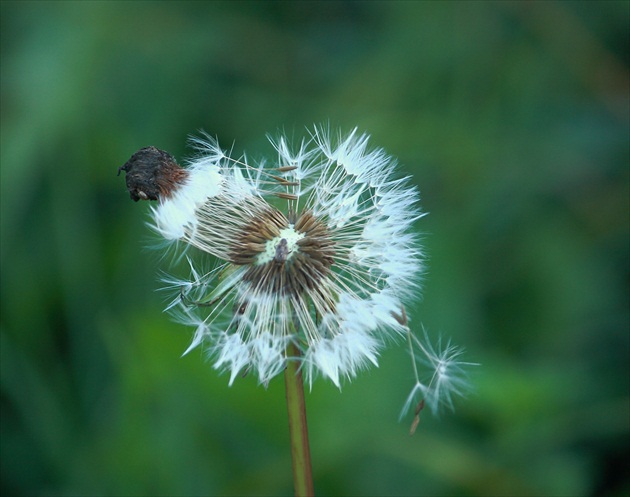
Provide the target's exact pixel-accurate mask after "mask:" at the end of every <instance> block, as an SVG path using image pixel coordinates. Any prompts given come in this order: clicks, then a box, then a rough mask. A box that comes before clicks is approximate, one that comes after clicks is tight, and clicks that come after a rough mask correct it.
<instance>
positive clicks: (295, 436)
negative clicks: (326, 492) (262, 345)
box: [284, 343, 315, 497]
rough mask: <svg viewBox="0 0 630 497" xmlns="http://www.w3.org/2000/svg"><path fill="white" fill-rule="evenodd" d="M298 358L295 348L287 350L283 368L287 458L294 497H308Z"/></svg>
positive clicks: (310, 487) (309, 478) (310, 482)
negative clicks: (290, 464)
mask: <svg viewBox="0 0 630 497" xmlns="http://www.w3.org/2000/svg"><path fill="white" fill-rule="evenodd" d="M299 355H300V352H299V350H298V348H297V347H296V346H295V344H293V343H291V344H289V346H288V347H287V359H288V360H287V368H286V369H285V371H284V383H285V387H286V393H287V410H288V412H289V433H290V434H291V458H292V459H293V483H294V487H295V496H296V497H312V496H313V495H315V492H314V490H313V470H312V469H311V449H310V447H309V443H308V428H307V426H306V405H305V404H304V382H303V381H302V372H301V371H300V369H299V363H298V361H297V360H296V358H298V357H299Z"/></svg>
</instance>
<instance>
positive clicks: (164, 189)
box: [118, 147, 188, 202]
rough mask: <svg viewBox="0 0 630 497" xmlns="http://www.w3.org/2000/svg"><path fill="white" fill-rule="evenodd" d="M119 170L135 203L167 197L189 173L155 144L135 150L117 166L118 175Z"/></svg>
mask: <svg viewBox="0 0 630 497" xmlns="http://www.w3.org/2000/svg"><path fill="white" fill-rule="evenodd" d="M120 171H125V172H126V173H127V176H126V182H127V190H128V191H129V195H130V196H131V199H132V200H133V201H134V202H137V201H138V200H160V199H161V198H166V197H169V196H171V194H172V193H173V192H174V191H175V190H177V188H179V186H180V185H181V184H182V183H183V181H184V180H185V179H186V177H187V176H188V172H187V171H186V170H185V169H182V168H181V167H180V166H179V165H178V164H177V162H175V159H174V158H173V156H172V155H171V154H169V153H168V152H165V151H164V150H160V149H158V148H155V147H145V148H141V149H140V150H138V151H137V152H136V153H135V154H133V155H132V156H131V158H130V159H129V160H128V161H127V162H126V163H125V165H124V166H121V167H119V168H118V175H119V176H120Z"/></svg>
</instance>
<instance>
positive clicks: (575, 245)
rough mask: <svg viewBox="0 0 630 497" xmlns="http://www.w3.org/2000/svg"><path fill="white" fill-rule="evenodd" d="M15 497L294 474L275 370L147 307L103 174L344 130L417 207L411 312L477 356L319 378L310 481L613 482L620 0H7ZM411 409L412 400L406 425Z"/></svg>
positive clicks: (139, 212) (621, 273) (389, 362)
mask: <svg viewBox="0 0 630 497" xmlns="http://www.w3.org/2000/svg"><path fill="white" fill-rule="evenodd" d="M1 9H2V10H1V14H2V15H1V26H0V28H1V29H0V33H1V46H2V53H1V56H2V58H1V64H2V68H1V69H2V70H1V72H0V77H1V84H2V94H1V105H2V120H1V125H2V128H1V163H2V168H1V174H2V176H1V180H2V181H1V198H0V201H1V213H2V215H1V228H2V233H1V235H2V244H1V257H2V268H1V269H2V273H1V275H2V283H1V291H2V312H1V317H0V319H1V325H0V332H1V334H0V345H1V355H0V359H1V382H0V387H1V394H2V395H1V397H0V401H1V406H2V425H1V431H0V441H1V453H0V456H1V479H2V482H1V492H2V495H15V496H23V495H24V496H26V495H49V494H55V495H279V494H290V493H291V492H292V482H291V460H290V452H289V439H288V428H287V419H286V418H287V416H286V411H285V409H286V406H285V405H284V386H283V384H282V378H281V377H278V378H277V379H276V380H274V381H273V382H272V383H271V384H270V386H269V388H268V389H267V390H265V389H264V388H263V387H259V386H257V385H256V384H255V379H254V378H250V377H246V378H244V379H238V380H237V381H236V382H235V385H234V386H233V387H232V388H228V386H227V378H226V376H219V375H218V374H217V373H216V372H215V371H214V370H213V369H212V368H211V365H210V364H207V363H206V362H205V361H204V359H203V356H202V355H201V354H200V353H197V352H194V353H192V354H190V355H188V356H186V357H184V358H180V357H179V356H180V354H181V353H182V352H183V351H184V350H185V349H186V347H187V345H188V340H189V338H190V330H188V329H184V328H183V327H181V326H180V325H177V324H175V323H172V322H170V321H169V319H168V318H167V316H166V315H164V314H162V313H161V309H162V307H163V304H164V302H163V300H162V295H160V294H159V293H156V292H155V291H154V289H155V288H156V287H157V286H158V283H157V282H156V277H155V274H156V270H157V268H162V269H166V267H167V264H166V262H167V261H166V260H163V258H162V253H161V252H160V251H156V250H150V249H148V250H147V249H146V246H147V245H151V243H152V241H151V238H150V234H149V231H148V229H147V227H146V226H145V225H144V222H145V221H146V220H147V218H148V216H147V213H146V211H147V209H148V206H147V205H146V204H133V203H132V202H130V201H129V198H128V195H127V193H126V191H125V185H124V181H123V179H122V178H117V177H116V170H117V168H118V167H119V166H121V165H122V164H124V163H125V161H126V160H127V159H128V158H129V157H130V155H131V154H132V153H133V152H135V151H136V150H137V149H139V148H141V147H144V146H147V145H155V146H157V147H159V148H161V149H164V150H168V151H169V152H171V153H172V154H173V155H174V156H176V157H178V158H182V157H186V154H190V149H186V148H185V141H186V137H187V135H188V134H189V133H194V132H195V131H196V130H198V129H205V130H206V131H208V132H209V133H211V134H212V135H216V136H217V137H218V138H219V141H220V142H221V143H222V144H223V146H225V147H229V146H231V144H232V143H233V142H235V143H236V150H235V153H236V154H238V153H240V152H242V150H244V149H247V150H250V151H251V150H261V154H262V153H265V154H267V155H269V156H272V153H273V151H272V149H271V147H270V146H269V145H268V144H266V143H265V140H264V135H265V133H267V132H270V133H272V134H273V133H274V132H275V131H276V130H279V129H284V130H286V131H289V132H291V133H294V134H295V136H296V138H299V137H301V136H302V134H303V133H304V131H303V129H304V126H310V125H312V124H313V123H320V122H327V121H330V123H331V124H332V125H333V126H335V127H337V126H339V127H341V128H343V129H345V130H350V129H351V128H352V127H354V126H359V127H360V129H361V130H363V131H366V132H368V133H370V134H371V135H372V140H373V143H374V144H377V145H379V146H382V147H384V148H385V149H386V150H387V151H388V152H389V153H391V154H393V155H396V156H398V158H399V159H400V162H401V163H402V164H403V167H404V170H405V171H406V172H407V173H409V174H411V175H412V176H413V178H414V181H415V182H417V184H418V185H419V186H420V189H421V191H422V194H423V207H424V209H425V210H426V211H428V212H430V216H428V217H426V218H424V219H423V220H422V221H420V222H419V223H418V229H419V230H422V232H423V233H425V234H426V235H425V236H424V244H425V247H426V251H427V255H428V264H429V269H428V272H427V275H426V277H425V282H424V288H425V290H424V298H423V300H422V302H420V303H419V304H418V306H417V307H416V308H415V309H410V310H409V314H410V317H411V318H412V325H413V326H416V327H417V329H418V330H419V329H420V326H421V323H422V324H424V325H425V326H426V327H427V328H428V330H429V334H431V335H433V336H435V335H436V334H438V333H439V332H443V333H444V335H445V336H452V337H453V339H454V341H455V342H456V343H457V344H459V345H462V346H464V347H466V348H467V349H468V352H467V354H466V356H465V360H469V361H472V362H480V363H482V366H481V367H480V368H477V370H476V371H475V372H474V375H473V376H472V378H471V380H472V383H473V385H474V386H475V391H474V392H473V393H471V395H470V396H469V397H468V398H467V399H464V400H459V401H458V402H457V404H456V407H457V412H456V413H455V414H454V415H453V414H450V413H449V414H445V415H444V416H442V419H440V420H435V419H432V418H431V417H430V416H428V415H425V414H424V413H423V418H422V421H421V423H420V426H419V428H418V432H417V433H416V435H415V436H414V437H412V438H409V437H408V435H407V429H408V425H407V424H406V422H405V423H402V424H396V418H397V415H398V411H399V409H400V407H401V406H402V403H403V402H404V399H405V396H406V394H407V393H408V389H409V388H410V387H411V386H412V379H411V377H410V376H411V375H410V372H409V366H410V364H409V363H408V362H407V361H408V358H407V357H405V353H404V352H403V351H402V350H394V349H392V350H390V351H388V352H387V353H385V354H384V356H383V357H382V358H381V359H382V360H381V366H380V368H378V369H373V370H371V371H368V372H366V373H365V374H363V375H361V376H360V377H359V378H358V379H357V380H356V381H355V382H353V383H352V384H347V385H345V386H344V388H343V392H342V393H339V392H338V391H337V390H336V389H335V388H334V387H333V386H332V385H330V384H329V383H326V382H317V383H316V384H315V385H314V387H313V391H312V392H311V393H310V394H308V393H307V399H306V402H307V407H308V416H309V426H310V435H311V448H312V452H313V453H312V456H313V470H314V478H315V488H316V491H317V492H318V493H319V494H320V495H388V496H389V495H480V496H486V495H528V496H530V495H613V496H614V495H617V496H621V495H627V494H628V492H630V483H629V481H628V476H627V467H628V462H629V454H628V443H629V442H630V438H629V431H630V430H629V421H628V419H629V403H630V401H629V393H628V392H629V387H630V385H629V380H628V378H629V370H628V353H629V336H628V329H629V324H630V323H629V313H628V301H629V298H628V297H629V295H628V281H629V280H628V277H629V273H630V267H629V258H628V246H629V236H628V226H629V224H630V223H629V221H630V216H629V210H628V200H629V198H628V197H629V177H628V176H629V168H628V164H629V155H628V132H629V127H628V104H629V99H628V21H629V15H628V14H629V12H628V9H629V7H628V3H627V2H606V1H604V2H575V3H573V2H551V1H550V2H535V3H530V2H514V3H513V2H492V3H485V2H408V1H405V2H393V1H390V2H321V3H320V2H270V3H269V2H251V3H250V2H191V3H188V2H96V1H94V2H43V1H42V2H30V1H20V2H10V1H3V2H2V3H1ZM406 421H408V422H411V419H409V420H406Z"/></svg>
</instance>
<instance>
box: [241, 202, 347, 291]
mask: <svg viewBox="0 0 630 497" xmlns="http://www.w3.org/2000/svg"><path fill="white" fill-rule="evenodd" d="M290 217H294V216H290ZM287 233H288V235H285V236H281V235H283V234H287ZM334 245H335V244H334V242H333V240H332V239H331V236H330V233H329V231H328V228H327V227H326V225H325V224H324V223H323V222H322V221H321V220H319V219H318V218H316V217H315V216H313V214H312V213H311V212H310V211H304V212H302V213H301V214H300V216H299V217H297V219H296V220H295V223H290V222H289V220H288V219H287V218H286V217H285V216H284V215H283V214H282V213H281V212H279V211H277V210H275V209H268V210H267V211H265V212H263V213H262V214H259V215H257V216H256V217H255V218H253V219H252V221H251V222H250V223H249V224H248V225H247V226H246V227H245V229H244V230H243V232H242V236H240V237H239V238H238V239H237V240H236V242H235V243H234V245H233V248H232V251H231V253H230V261H231V262H232V263H233V264H237V265H241V266H242V265H248V266H249V268H248V269H247V271H246V272H245V275H244V276H243V280H244V281H246V282H248V283H249V284H250V285H251V287H252V289H253V290H254V291H256V292H261V293H265V294H276V295H281V296H287V295H293V296H301V295H303V294H304V293H306V292H313V291H315V292H317V289H318V285H319V283H320V282H321V281H322V280H323V279H324V278H326V276H328V274H329V273H330V268H331V266H332V264H333V262H334V256H335V249H334ZM266 254H269V256H268V257H267V255H266Z"/></svg>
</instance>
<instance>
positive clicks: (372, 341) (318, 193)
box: [121, 127, 465, 409]
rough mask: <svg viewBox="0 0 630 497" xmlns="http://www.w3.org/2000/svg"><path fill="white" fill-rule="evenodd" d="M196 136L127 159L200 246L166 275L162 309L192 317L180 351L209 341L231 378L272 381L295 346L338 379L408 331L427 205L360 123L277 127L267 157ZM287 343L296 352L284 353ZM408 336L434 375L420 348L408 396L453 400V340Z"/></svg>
mask: <svg viewBox="0 0 630 497" xmlns="http://www.w3.org/2000/svg"><path fill="white" fill-rule="evenodd" d="M191 142H192V144H193V146H194V148H195V151H196V155H195V157H193V158H192V159H191V160H190V161H189V163H188V165H187V167H186V168H185V169H182V168H179V166H177V165H176V164H175V162H174V159H173V158H172V157H171V156H170V154H167V153H165V152H162V151H159V150H157V149H154V148H152V147H151V148H148V149H143V151H140V152H138V153H137V154H135V155H134V156H132V158H131V159H130V161H129V162H128V163H127V164H125V166H123V167H122V168H121V169H122V170H125V171H126V172H127V184H128V188H129V192H130V195H131V196H132V198H133V199H134V200H138V199H158V204H157V205H156V206H154V207H152V208H151V214H152V221H151V224H152V226H153V228H154V230H155V231H156V232H157V233H158V234H159V235H160V236H161V237H163V238H164V239H165V240H166V241H169V242H178V243H176V244H175V245H174V247H175V249H176V250H177V249H179V247H180V246H184V247H192V248H193V249H197V250H196V252H197V254H196V255H195V256H193V255H191V256H190V257H189V258H188V259H187V260H188V265H189V267H190V277H189V278H187V279H185V278H173V277H165V278H164V283H165V285H166V287H167V288H170V289H171V290H172V291H173V292H174V294H175V295H174V298H172V300H170V301H169V303H168V304H167V307H166V309H167V310H168V311H169V312H170V313H172V314H173V315H174V317H175V319H176V320H177V321H178V322H182V323H185V324H187V325H189V326H191V327H193V328H194V330H195V331H194V336H193V340H192V343H191V344H190V346H189V347H188V349H187V350H186V352H185V353H188V352H190V351H191V350H193V349H195V348H196V347H199V346H203V347H204V348H205V350H206V352H207V354H208V357H210V358H211V360H212V361H213V365H214V368H216V369H217V370H220V371H226V372H227V373H228V374H229V384H230V385H232V384H233V382H234V381H235V380H236V378H237V377H238V375H239V374H244V373H246V372H250V371H251V372H254V373H255V374H256V375H257V376H258V380H259V381H260V383H262V384H264V385H266V384H268V383H269V381H270V380H271V379H272V378H273V377H274V376H276V375H278V374H279V373H280V372H282V371H283V370H284V368H285V366H286V361H287V360H298V361H300V363H301V368H302V371H303V372H304V373H305V375H306V379H307V382H308V383H309V384H310V385H311V386H312V383H313V381H314V379H315V378H316V377H318V376H323V377H325V378H328V379H329V380H330V381H331V382H332V383H333V384H334V385H336V386H337V387H339V388H341V385H342V383H343V381H344V380H348V379H352V378H353V377H355V376H356V374H357V373H358V372H359V371H361V370H362V369H364V368H367V367H370V366H378V357H379V354H380V352H381V351H382V349H383V348H384V347H385V346H386V345H387V344H388V343H389V342H391V341H392V340H395V339H397V338H399V337H404V336H408V337H411V334H410V330H409V328H408V323H407V317H406V314H405V312H404V306H405V304H408V303H409V302H411V301H412V300H413V299H414V298H415V297H416V296H417V293H418V290H419V282H420V273H421V270H422V251H421V249H420V246H419V240H418V237H417V235H416V234H415V233H414V231H413V229H412V225H413V223H414V222H415V221H417V220H418V219H419V218H420V217H422V216H423V213H422V212H421V211H420V209H419V207H418V200H419V193H418V190H417V189H416V188H415V187H414V186H413V185H411V184H410V181H409V178H406V177H402V176H401V175H400V174H399V173H398V172H397V164H396V161H395V160H394V159H393V158H392V157H390V156H389V155H387V154H386V153H385V151H383V150H382V149H379V148H373V147H371V146H370V145H369V137H368V136H367V135H365V134H360V133H359V132H358V130H357V129H354V130H353V131H351V132H350V133H349V134H348V135H345V136H344V135H342V134H340V133H333V132H332V131H331V130H330V128H324V127H316V128H313V129H312V130H311V131H310V137H309V138H307V139H304V140H302V141H301V142H300V143H299V144H298V145H297V146H291V145H290V144H289V142H288V140H287V139H286V138H285V137H284V136H280V137H278V138H273V137H272V138H270V142H271V144H272V146H273V148H274V149H275V151H276V154H277V156H276V158H275V159H274V160H273V161H258V162H251V161H249V160H248V159H247V157H245V156H243V157H241V158H233V157H231V154H230V153H229V152H226V151H224V150H223V149H221V148H220V147H219V145H218V143H217V141H216V140H215V139H213V138H212V137H210V136H208V135H205V134H204V135H202V136H201V137H197V138H193V139H192V140H191ZM138 154H140V155H138ZM140 166H143V167H144V166H146V170H147V171H149V173H150V174H149V178H148V179H147V178H146V177H143V176H142V174H143V169H142V167H140ZM152 178H154V179H152ZM180 242H183V243H180ZM186 254H187V255H188V254H189V252H186ZM200 257H201V258H202V259H205V260H208V259H212V260H214V261H215V265H214V268H213V269H212V270H209V271H208V270H206V269H205V268H206V267H208V264H207V262H206V263H204V265H203V266H199V264H198V262H196V261H197V260H198V259H199V258H200ZM202 268H203V269H202ZM290 343H293V344H295V345H296V346H297V348H298V349H299V351H300V356H299V357H291V358H287V357H286V348H287V346H288V345H289V344H290ZM409 344H410V346H411V347H414V346H415V347H416V348H417V349H418V351H420V353H419V354H417V355H416V356H415V357H414V361H415V360H417V361H418V362H421V363H423V365H425V366H428V367H429V368H430V371H431V376H430V378H429V379H428V381H426V382H425V381H421V380H420V378H419V376H418V374H417V371H416V363H415V362H414V371H416V375H415V376H416V385H415V386H414V389H413V391H412V393H411V395H410V397H409V399H408V401H407V404H408V405H407V407H409V405H411V403H412V402H413V400H414V399H415V398H416V397H417V396H418V395H422V396H423V397H425V398H426V402H427V404H428V405H429V406H430V407H431V408H432V409H437V406H438V405H440V404H447V405H448V404H451V403H452V401H451V397H452V395H454V394H457V393H460V392H461V391H462V390H463V387H464V384H463V382H462V375H461V371H462V367H461V366H462V364H465V363H460V362H458V356H459V352H458V351H457V349H455V348H453V347H451V346H450V344H449V345H447V347H445V348H444V349H441V348H440V347H438V349H437V350H434V349H433V348H432V347H431V346H430V345H429V344H424V341H423V342H420V341H419V340H417V338H415V337H414V341H412V339H411V338H409Z"/></svg>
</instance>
